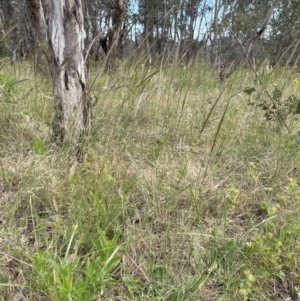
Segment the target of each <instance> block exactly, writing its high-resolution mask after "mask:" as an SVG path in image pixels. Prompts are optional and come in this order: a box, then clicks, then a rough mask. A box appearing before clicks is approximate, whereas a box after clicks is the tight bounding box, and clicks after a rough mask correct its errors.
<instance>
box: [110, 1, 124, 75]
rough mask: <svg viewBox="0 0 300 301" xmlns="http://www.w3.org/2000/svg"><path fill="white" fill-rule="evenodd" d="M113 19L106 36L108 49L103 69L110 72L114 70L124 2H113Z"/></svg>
mask: <svg viewBox="0 0 300 301" xmlns="http://www.w3.org/2000/svg"><path fill="white" fill-rule="evenodd" d="M113 10H114V12H113V18H112V28H111V29H110V31H109V34H108V48H107V60H106V65H105V69H106V71H110V70H112V69H114V68H115V64H116V56H117V50H118V46H119V39H120V33H121V28H122V21H123V16H124V10H125V5H124V0H115V3H114V6H113Z"/></svg>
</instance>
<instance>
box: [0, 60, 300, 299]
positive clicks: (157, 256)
mask: <svg viewBox="0 0 300 301" xmlns="http://www.w3.org/2000/svg"><path fill="white" fill-rule="evenodd" d="M11 72H12V74H13V75H12V76H13V78H14V81H15V82H20V83H19V84H18V89H17V90H15V91H13V92H11V94H10V96H9V97H10V99H12V100H14V101H13V102H11V105H10V106H8V107H7V108H8V109H6V110H4V105H3V106H2V103H4V101H3V102H1V101H0V105H1V112H2V113H1V114H2V115H1V119H0V122H1V128H2V129H4V130H2V132H1V133H4V134H2V135H1V138H0V139H1V140H0V142H1V146H2V147H1V166H0V167H1V170H0V179H1V183H2V184H1V197H0V220H1V221H2V224H3V225H4V226H3V227H2V228H1V230H0V231H1V240H2V243H1V244H0V252H1V253H0V254H1V256H2V260H1V265H2V266H3V269H0V290H1V293H2V292H3V293H2V295H3V296H5V298H11V297H13V296H15V295H16V294H21V295H22V296H24V297H25V298H27V299H28V300H62V299H67V298H69V297H70V298H71V299H72V300H97V298H98V299H99V298H101V299H103V300H111V299H115V298H119V299H122V300H211V299H217V298H222V299H223V300H254V299H264V298H272V295H273V294H274V292H273V289H270V287H273V284H274V283H276V284H278V283H279V284H280V283H282V281H287V282H289V283H291V285H290V287H289V289H291V290H294V291H297V289H299V285H300V283H299V280H298V279H297V277H295V276H293V275H297V274H298V273H299V271H298V269H299V268H298V266H297V264H296V263H297V260H298V258H299V250H300V249H299V248H298V247H297V243H296V246H295V241H296V242H297V238H298V232H299V229H298V224H297V219H298V215H299V209H298V199H299V195H300V193H299V191H300V189H299V172H298V171H299V168H300V167H299V162H300V161H299V159H300V158H299V152H298V140H299V138H298V135H297V134H296V133H297V131H298V130H299V129H298V128H299V122H298V120H297V118H298V116H296V115H295V114H290V115H289V114H288V115H286V116H285V122H286V124H287V125H288V127H289V130H290V131H289V132H287V130H286V128H285V127H284V126H282V125H281V124H280V123H278V122H277V121H276V120H270V121H267V120H266V118H265V117H264V111H263V110H261V108H260V107H259V106H249V97H250V98H251V97H252V98H254V97H256V98H257V99H258V100H259V98H261V99H263V98H265V97H266V93H267V92H266V91H265V89H266V88H267V89H273V88H274V87H273V86H272V83H273V81H276V84H277V87H278V89H279V88H280V91H281V92H282V99H287V98H288V97H289V96H290V95H295V97H299V95H298V94H297V90H295V85H296V83H295V82H293V81H292V79H291V80H290V79H287V77H284V76H282V74H281V73H280V72H277V71H276V70H275V71H273V73H272V74H271V75H270V76H269V77H268V76H267V75H268V74H263V77H262V80H263V82H264V84H265V87H262V86H261V85H260V83H259V81H257V77H256V75H255V74H253V72H251V71H249V70H242V69H241V70H238V71H237V73H236V75H233V76H232V78H231V79H229V80H228V81H227V82H225V83H220V82H218V80H217V79H216V78H215V77H214V75H213V72H212V71H211V70H209V69H207V68H205V67H204V66H203V65H201V64H199V63H198V64H197V63H195V62H193V64H179V63H178V64H172V63H171V64H165V65H148V66H147V65H142V66H141V65H139V64H135V62H134V61H130V62H128V63H127V64H125V65H124V66H123V67H122V68H121V69H120V71H119V72H118V73H115V74H111V75H106V74H105V73H102V72H101V70H100V71H99V69H98V70H97V69H95V70H93V68H91V71H90V79H91V83H92V85H91V86H92V93H93V95H94V99H93V100H94V102H95V105H94V111H93V116H94V120H93V130H92V133H91V137H89V138H90V139H89V140H88V141H87V143H86V144H85V146H84V155H83V159H82V162H80V163H78V162H77V161H74V160H73V159H72V158H70V156H69V155H68V150H67V149H58V148H57V147H56V146H55V145H52V144H51V143H50V135H51V119H52V115H53V104H52V99H51V98H52V95H51V85H50V81H49V79H48V78H43V77H42V76H40V75H36V77H34V72H33V70H32V68H31V67H30V64H28V63H26V62H23V63H22V64H20V65H19V66H17V68H15V69H14V73H13V71H11ZM258 75H260V73H258ZM260 76H261V75H260ZM25 78H26V79H27V82H26V85H24V82H21V81H22V80H24V79H25ZM12 84H13V83H12ZM13 86H16V85H14V84H13ZM251 87H254V88H255V92H256V94H254V93H252V94H251V93H250V94H251V95H250V94H249V95H247V94H246V93H245V92H244V91H249V90H247V89H249V88H251ZM253 91H254V90H253ZM272 91H273V90H270V91H269V92H270V93H272ZM252 100H253V99H252ZM252 100H251V99H250V101H252ZM8 142H9V143H8ZM2 237H3V238H2ZM280 281H281V282H280ZM271 284H272V285H271ZM270 285H271V286H270ZM285 286H286V285H285ZM292 288H293V289H292ZM291 293H292V292H291Z"/></svg>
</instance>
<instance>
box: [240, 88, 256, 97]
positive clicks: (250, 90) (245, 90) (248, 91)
mask: <svg viewBox="0 0 300 301" xmlns="http://www.w3.org/2000/svg"><path fill="white" fill-rule="evenodd" d="M254 91H256V90H255V88H254V87H251V88H246V89H244V90H243V92H245V93H246V94H247V95H251V94H252V93H253V92H254Z"/></svg>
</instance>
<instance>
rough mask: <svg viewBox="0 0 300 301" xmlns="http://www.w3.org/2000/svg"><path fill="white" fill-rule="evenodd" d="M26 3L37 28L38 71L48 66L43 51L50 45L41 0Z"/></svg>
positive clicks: (36, 60)
mask: <svg viewBox="0 0 300 301" xmlns="http://www.w3.org/2000/svg"><path fill="white" fill-rule="evenodd" d="M26 3H27V7H28V9H29V11H30V13H31V20H32V23H33V27H34V30H35V38H34V39H35V41H34V43H35V55H36V58H35V64H36V68H37V70H38V71H43V70H45V68H46V67H47V60H46V58H45V55H44V54H43V51H45V49H47V47H48V43H47V29H46V22H45V17H44V11H43V7H42V3H41V0H26Z"/></svg>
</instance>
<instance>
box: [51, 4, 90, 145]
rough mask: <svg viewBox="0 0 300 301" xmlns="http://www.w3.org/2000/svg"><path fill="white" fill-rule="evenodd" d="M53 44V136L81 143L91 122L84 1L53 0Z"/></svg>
mask: <svg viewBox="0 0 300 301" xmlns="http://www.w3.org/2000/svg"><path fill="white" fill-rule="evenodd" d="M49 8H50V18H49V44H50V51H51V73H52V80H53V92H54V101H55V117H54V121H53V137H54V139H55V141H56V142H57V143H59V144H61V143H68V144H71V145H75V147H76V148H77V147H78V146H79V142H80V138H81V137H82V135H83V134H87V133H88V131H89V129H90V125H91V101H90V97H89V88H88V78H87V66H86V62H85V58H84V16H83V8H82V1H81V0H60V1H57V0H49ZM77 150H79V149H77Z"/></svg>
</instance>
